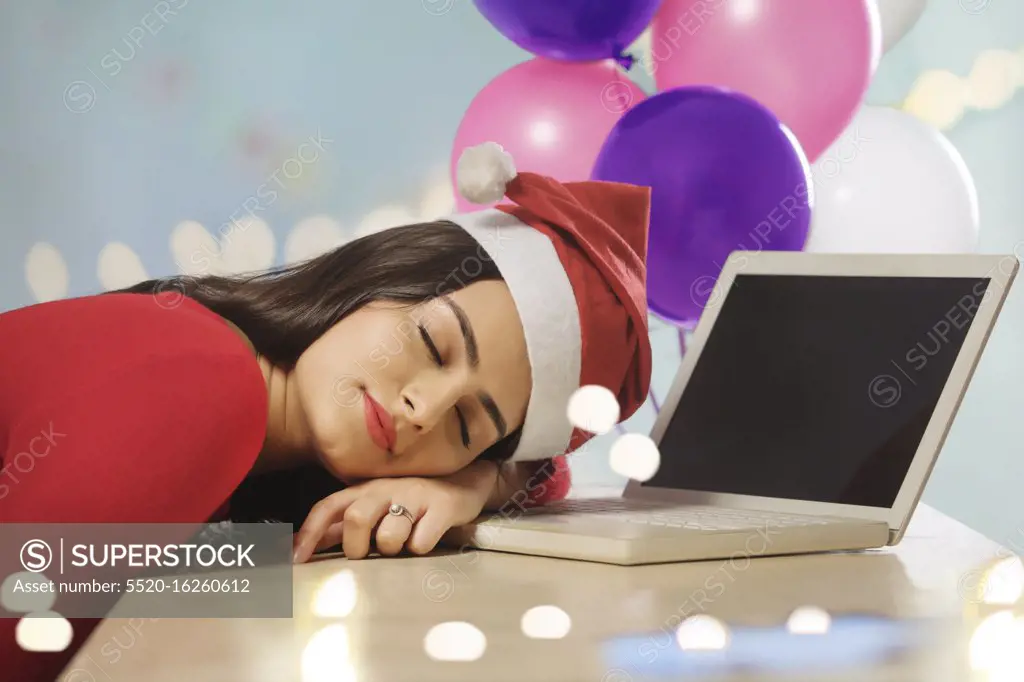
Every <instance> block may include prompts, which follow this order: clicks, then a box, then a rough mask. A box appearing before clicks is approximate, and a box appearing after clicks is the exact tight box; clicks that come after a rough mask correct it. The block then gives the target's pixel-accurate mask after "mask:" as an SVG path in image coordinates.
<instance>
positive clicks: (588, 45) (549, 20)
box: [474, 0, 661, 62]
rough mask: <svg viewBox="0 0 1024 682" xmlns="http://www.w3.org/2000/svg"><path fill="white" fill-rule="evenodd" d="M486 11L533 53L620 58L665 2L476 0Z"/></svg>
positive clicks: (551, 56)
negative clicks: (659, 6)
mask: <svg viewBox="0 0 1024 682" xmlns="http://www.w3.org/2000/svg"><path fill="white" fill-rule="evenodd" d="M474 2H475V4H476V7H477V9H478V10H480V13H481V14H483V15H484V17H485V18H486V19H487V21H489V22H491V24H492V25H493V26H494V27H495V28H496V29H498V31H499V32H500V33H501V34H502V35H504V36H505V37H506V38H508V39H509V40H511V41H512V42H514V43H515V44H516V45H518V46H519V47H521V48H523V49H524V50H526V51H527V52H532V53H533V54H535V55H537V56H539V57H548V58H549V59H562V60H567V61H578V62H585V61H595V60H600V59H611V58H614V57H619V56H620V55H621V54H622V51H623V50H624V49H625V48H626V46H628V45H629V44H630V43H632V42H633V41H634V40H636V38H637V36H639V35H640V34H641V33H643V32H644V29H646V28H647V26H648V25H649V24H650V23H651V19H652V18H653V17H654V13H655V12H657V11H658V5H660V4H661V0H474Z"/></svg>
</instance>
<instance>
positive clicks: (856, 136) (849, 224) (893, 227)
mask: <svg viewBox="0 0 1024 682" xmlns="http://www.w3.org/2000/svg"><path fill="white" fill-rule="evenodd" d="M812 177H813V185H814V197H815V207H814V219H813V221H812V227H811V235H810V238H809V239H808V241H807V250H808V251H819V252H846V253H872V252H874V253H964V252H972V251H974V250H975V248H976V247H977V243H978V197H977V194H976V192H975V189H974V182H973V181H972V180H971V174H970V172H969V171H968V170H967V166H966V165H965V164H964V161H963V159H962V158H961V157H960V154H959V153H957V151H956V149H955V148H954V147H953V145H952V144H951V143H950V142H949V140H947V139H946V138H945V137H943V136H942V134H941V133H940V132H939V131H937V130H935V129H934V128H932V127H931V126H929V125H927V124H926V123H924V122H922V121H920V120H918V119H916V118H914V117H913V116H911V115H910V114H908V113H906V112H903V111H899V110H897V109H888V108H885V107H864V109H862V110H861V111H860V112H859V113H858V114H857V116H856V117H855V118H854V119H853V122H852V123H851V124H850V126H849V127H848V128H847V129H846V130H845V131H844V132H843V134H842V135H841V136H840V137H839V139H838V140H836V142H835V143H834V144H833V145H832V146H831V147H829V149H828V150H827V151H826V152H825V154H823V155H822V157H821V159H820V160H818V161H817V162H816V163H815V164H814V166H813V167H812Z"/></svg>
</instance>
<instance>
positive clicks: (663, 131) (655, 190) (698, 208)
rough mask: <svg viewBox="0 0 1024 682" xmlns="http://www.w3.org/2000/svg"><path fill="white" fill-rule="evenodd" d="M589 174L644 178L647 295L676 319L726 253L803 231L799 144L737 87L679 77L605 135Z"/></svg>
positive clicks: (805, 190)
mask: <svg viewBox="0 0 1024 682" xmlns="http://www.w3.org/2000/svg"><path fill="white" fill-rule="evenodd" d="M591 177H592V178H593V179H594V180H609V181H615V182H626V183H631V184H635V185H642V186H646V187H650V188H651V231H650V238H649V240H648V252H647V268H648V270H647V302H648V305H649V306H650V309H651V312H653V313H655V314H656V315H658V316H659V317H661V318H663V319H665V320H667V321H669V322H671V323H674V324H676V325H679V326H681V327H683V326H690V325H692V324H693V323H695V322H696V321H697V320H698V319H699V318H700V313H701V311H702V310H703V309H704V305H705V303H706V302H707V299H708V296H709V295H710V293H711V290H712V287H713V286H714V282H715V280H716V279H717V278H718V273H719V272H720V271H721V269H722V266H723V265H724V264H725V261H726V258H727V257H728V256H729V254H730V253H732V252H733V251H737V250H744V251H761V250H766V251H799V250H801V249H803V247H804V243H805V242H806V241H807V234H808V230H809V228H810V224H811V191H810V190H809V188H810V187H811V174H810V168H809V167H808V164H807V159H806V157H805V156H804V153H803V150H802V149H801V148H800V145H799V143H798V142H797V141H796V138H795V137H794V136H793V134H792V133H791V132H790V131H789V130H788V129H787V128H786V127H785V126H784V125H782V124H781V123H780V122H779V120H778V119H777V118H775V116H774V115H773V114H772V113H771V112H770V111H768V109H766V108H765V107H763V106H761V105H760V104H758V103H757V102H756V101H754V100H753V99H750V98H749V97H747V96H745V95H741V94H739V93H735V92H731V91H728V90H723V89H720V88H711V87H683V88H675V89H673V90H667V91H665V92H662V93H659V94H657V95H654V96H652V97H649V98H648V99H646V100H644V101H643V102H640V103H639V104H637V105H636V106H634V107H633V108H632V109H630V110H629V111H627V112H626V113H625V114H624V115H623V117H622V118H621V119H620V120H619V121H618V123H616V125H615V127H614V128H613V129H612V132H611V133H610V134H609V135H608V139H607V140H605V143H604V146H603V147H602V148H601V152H600V153H599V154H598V157H597V162H596V163H595V164H594V170H593V173H592V174H591Z"/></svg>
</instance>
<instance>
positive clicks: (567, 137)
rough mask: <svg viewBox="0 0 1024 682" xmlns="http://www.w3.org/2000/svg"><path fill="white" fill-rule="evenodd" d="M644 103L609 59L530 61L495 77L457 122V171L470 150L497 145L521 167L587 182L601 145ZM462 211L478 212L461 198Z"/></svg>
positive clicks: (453, 159)
mask: <svg viewBox="0 0 1024 682" xmlns="http://www.w3.org/2000/svg"><path fill="white" fill-rule="evenodd" d="M644 98H645V95H644V92H643V90H641V89H640V88H639V87H637V85H636V84H635V83H633V82H632V81H631V80H629V78H627V77H626V76H625V75H623V73H622V72H621V71H620V70H619V69H618V67H617V66H615V64H614V63H613V62H611V61H604V62H590V63H570V62H559V61H552V60H547V59H541V58H537V59H531V60H530V61H528V62H524V63H522V64H519V65H517V66H513V67H512V68H511V69H509V70H508V71H505V72H504V73H502V74H501V75H499V76H497V77H496V78H495V79H494V80H492V81H491V82H490V83H488V84H487V85H486V86H485V87H484V89H483V90H481V91H480V92H479V93H478V94H477V96H476V97H475V98H474V99H473V102H472V103H471V104H470V105H469V109H468V110H467V111H466V113H465V115H464V116H463V118H462V123H460V124H459V129H458V132H457V133H456V135H455V144H454V146H453V148H452V157H451V173H452V181H453V183H454V180H455V164H456V162H458V160H459V155H460V154H461V153H462V150H463V149H465V148H466V147H471V146H473V145H476V144H480V143H481V142H488V141H490V142H497V143H498V144H500V145H501V146H503V147H504V148H505V150H506V151H508V153H509V154H511V155H512V158H513V159H514V160H515V164H516V168H517V169H519V170H524V171H532V172H534V173H542V174H544V175H549V176H551V177H553V178H556V179H558V180H562V181H572V180H587V179H588V178H589V177H590V171H591V168H592V167H593V165H594V160H595V159H596V158H597V154H598V152H599V151H600V150H601V145H602V144H603V143H604V140H605V138H606V137H607V136H608V133H609V132H610V131H611V129H612V127H613V126H614V125H615V123H616V121H618V120H619V119H620V118H621V117H622V114H623V113H624V112H625V111H626V110H627V109H629V108H630V107H631V106H633V105H634V104H636V103H638V102H640V101H641V100H643V99H644ZM456 203H457V205H458V208H459V210H460V211H472V210H478V209H479V208H480V206H478V205H476V204H471V203H469V202H467V201H466V200H464V199H463V198H461V197H459V196H456Z"/></svg>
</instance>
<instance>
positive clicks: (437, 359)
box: [417, 324, 470, 448]
mask: <svg viewBox="0 0 1024 682" xmlns="http://www.w3.org/2000/svg"><path fill="white" fill-rule="evenodd" d="M417 327H418V329H419V332H420V338H421V339H423V344H424V345H425V346H426V347H427V352H428V353H430V357H431V359H432V360H433V361H434V364H436V365H437V366H438V367H444V359H443V358H442V357H441V352H440V351H439V350H437V344H435V343H434V339H433V338H431V336H430V332H428V331H427V328H426V327H424V326H423V325H422V324H419V325H417ZM454 410H455V416H456V417H457V418H458V420H459V432H460V433H461V435H462V445H463V447H465V448H468V447H469V444H470V438H469V425H468V424H467V423H466V417H465V416H464V415H463V414H462V410H460V409H459V407H458V405H456V406H455V407H454Z"/></svg>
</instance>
